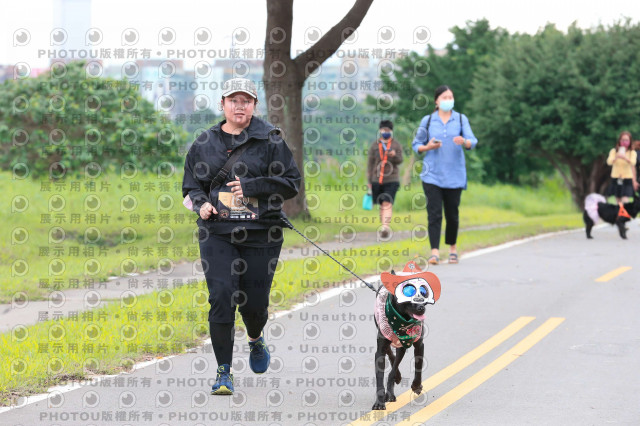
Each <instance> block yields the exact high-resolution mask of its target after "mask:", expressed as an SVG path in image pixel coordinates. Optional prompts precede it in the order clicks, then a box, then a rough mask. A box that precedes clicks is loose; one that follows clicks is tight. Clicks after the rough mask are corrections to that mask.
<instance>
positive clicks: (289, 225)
mask: <svg viewBox="0 0 640 426" xmlns="http://www.w3.org/2000/svg"><path fill="white" fill-rule="evenodd" d="M280 219H281V220H282V222H284V224H285V225H286V226H287V228H289V229H292V230H294V231H296V232H297V233H298V235H300V236H301V237H302V238H304V239H305V240H307V241H309V242H310V243H311V244H313V245H314V246H315V247H316V248H318V249H319V250H320V251H321V252H323V253H324V254H326V255H327V256H329V258H330V259H331V260H333V261H334V262H336V263H337V264H338V265H340V266H342V267H343V268H344V269H346V270H347V271H348V272H349V273H350V274H351V275H353V276H354V277H356V278H357V279H359V280H360V281H362V282H363V283H364V284H365V285H366V286H367V287H369V288H370V289H371V290H372V291H373V292H374V293H377V292H378V291H377V290H376V289H375V288H374V287H373V286H372V285H371V284H369V283H368V282H366V281H365V280H363V279H362V278H360V277H359V276H358V275H356V273H355V272H353V271H352V270H351V269H349V268H347V267H346V266H344V265H343V264H342V263H340V262H339V261H338V260H336V259H335V258H334V257H333V256H331V255H330V254H329V253H328V252H327V251H325V250H324V249H323V248H322V247H320V246H318V245H317V244H316V243H314V242H313V241H311V240H310V239H309V238H307V237H306V235H304V234H303V233H302V232H300V231H298V230H297V229H296V227H295V226H293V224H292V223H291V222H290V221H289V219H287V218H285V217H281V218H280Z"/></svg>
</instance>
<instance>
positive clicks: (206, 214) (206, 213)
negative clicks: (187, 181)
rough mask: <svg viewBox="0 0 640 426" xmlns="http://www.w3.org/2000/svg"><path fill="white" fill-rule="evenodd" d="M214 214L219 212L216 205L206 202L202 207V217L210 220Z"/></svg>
mask: <svg viewBox="0 0 640 426" xmlns="http://www.w3.org/2000/svg"><path fill="white" fill-rule="evenodd" d="M212 214H218V211H217V210H216V208H215V207H213V205H212V204H211V203H209V202H206V203H204V204H203V205H202V207H200V217H201V218H202V219H204V220H208V219H209V218H210V217H211V215H212Z"/></svg>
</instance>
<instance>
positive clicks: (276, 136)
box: [182, 116, 302, 234]
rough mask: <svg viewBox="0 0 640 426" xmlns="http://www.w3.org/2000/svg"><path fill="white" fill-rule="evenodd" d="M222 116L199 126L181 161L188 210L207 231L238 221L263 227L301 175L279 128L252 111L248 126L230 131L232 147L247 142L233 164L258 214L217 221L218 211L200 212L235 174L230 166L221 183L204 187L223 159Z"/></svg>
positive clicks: (295, 188)
mask: <svg viewBox="0 0 640 426" xmlns="http://www.w3.org/2000/svg"><path fill="white" fill-rule="evenodd" d="M225 121H226V120H223V121H221V122H220V123H218V124H216V125H215V126H213V127H211V128H210V129H209V130H207V131H206V132H203V133H202V134H201V135H200V136H198V138H197V139H196V140H195V141H194V142H193V144H192V145H191V148H189V152H188V153H187V157H186V158H185V162H184V178H183V181H182V196H183V197H186V196H187V194H188V195H189V198H191V200H192V202H193V210H194V211H195V212H196V214H197V215H198V220H197V222H198V225H199V226H204V227H206V228H208V229H209V230H210V231H212V233H215V234H226V233H230V232H231V231H232V229H233V228H235V227H236V226H238V225H240V226H244V227H245V228H247V229H268V228H269V227H270V226H272V225H274V223H277V221H278V220H279V217H280V215H281V208H282V203H283V201H284V200H287V199H289V198H293V197H295V196H296V195H297V194H298V190H299V187H300V182H301V180H302V178H301V176H300V171H299V170H298V167H297V166H296V163H295V161H294V160H293V154H292V153H291V150H289V147H288V146H287V144H286V142H285V141H284V140H283V139H282V137H280V133H279V131H278V130H274V129H275V127H274V126H273V125H272V124H270V123H268V122H266V121H264V120H262V119H260V118H258V117H255V116H254V117H252V118H251V122H250V123H249V127H247V128H246V129H245V130H244V131H243V132H242V133H241V134H240V135H238V136H236V137H235V140H236V141H238V142H239V144H238V145H236V146H234V148H233V149H234V150H235V149H237V148H238V147H239V146H241V145H242V144H246V143H250V144H251V145H249V146H248V147H247V148H246V150H245V151H244V152H243V153H242V155H241V156H240V157H239V158H238V160H237V161H236V166H239V167H238V168H237V169H234V170H236V172H237V173H238V175H240V185H241V187H242V192H243V194H244V196H245V197H255V198H257V199H258V213H259V217H260V220H257V221H242V222H240V221H222V220H219V218H218V217H217V215H211V217H210V218H209V219H208V220H203V219H202V218H201V217H200V214H199V212H200V207H202V205H203V204H204V203H205V202H207V201H208V202H210V203H211V204H213V206H214V207H215V206H216V204H217V198H218V193H219V192H220V189H221V188H227V186H226V184H227V183H228V182H231V181H233V180H235V174H234V171H231V172H230V173H229V175H228V176H227V178H226V180H225V181H224V184H223V186H222V187H217V188H211V192H210V193H209V187H210V185H211V181H212V180H213V178H214V177H215V176H216V174H217V173H218V171H219V170H220V169H222V166H224V164H225V163H226V162H227V159H228V156H227V148H226V146H225V144H224V142H223V141H222V133H221V129H220V128H221V126H222V125H223V124H224V123H225ZM244 165H246V167H244Z"/></svg>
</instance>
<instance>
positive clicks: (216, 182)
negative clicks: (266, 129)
mask: <svg viewBox="0 0 640 426" xmlns="http://www.w3.org/2000/svg"><path fill="white" fill-rule="evenodd" d="M250 144H251V142H250V141H247V142H245V143H244V144H242V145H240V146H239V147H237V148H236V149H235V150H234V151H233V152H232V153H231V155H230V156H229V159H228V160H227V162H226V163H224V166H222V168H221V169H220V170H219V171H218V174H217V175H216V176H215V177H214V178H213V180H212V181H211V185H210V186H209V193H211V188H216V187H218V186H220V185H222V184H223V183H224V180H225V179H226V178H227V175H228V174H229V172H230V171H231V168H232V167H233V165H234V164H235V162H236V161H238V158H240V156H241V155H242V153H243V152H244V151H245V150H246V149H247V147H248V145H250Z"/></svg>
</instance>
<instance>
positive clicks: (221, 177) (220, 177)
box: [209, 127, 281, 193]
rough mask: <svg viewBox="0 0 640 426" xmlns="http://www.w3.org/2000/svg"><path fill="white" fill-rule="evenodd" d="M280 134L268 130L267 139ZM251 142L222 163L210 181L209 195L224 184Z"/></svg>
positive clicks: (236, 150)
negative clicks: (212, 190) (212, 189)
mask: <svg viewBox="0 0 640 426" xmlns="http://www.w3.org/2000/svg"><path fill="white" fill-rule="evenodd" d="M280 133H281V130H280V128H279V127H275V128H273V129H271V130H269V133H267V139H269V138H271V135H279V134H280ZM252 142H253V141H247V142H245V143H243V144H242V145H240V146H239V147H237V148H236V149H235V150H233V152H232V153H231V155H230V156H229V159H228V160H227V162H226V163H224V166H222V168H221V169H220V170H219V171H218V174H217V175H216V176H215V177H214V178H213V180H212V181H211V185H210V186H209V193H211V188H216V187H218V186H220V185H222V184H223V183H224V181H225V179H226V178H227V175H228V174H229V172H230V171H231V169H232V168H233V165H234V164H235V162H236V161H238V158H240V156H241V155H242V153H243V152H244V151H245V150H246V149H247V148H248V147H249V145H250V144H251V143H252Z"/></svg>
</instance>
